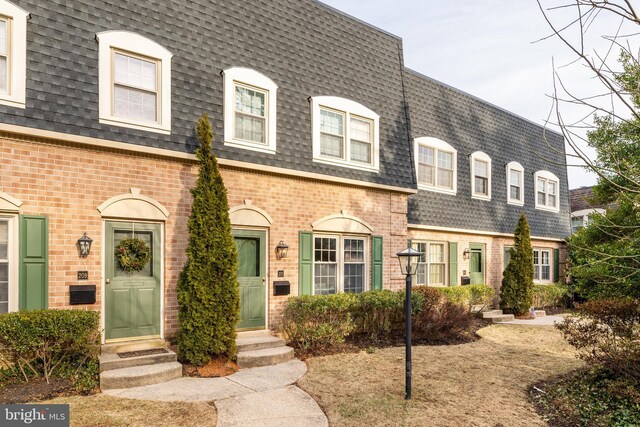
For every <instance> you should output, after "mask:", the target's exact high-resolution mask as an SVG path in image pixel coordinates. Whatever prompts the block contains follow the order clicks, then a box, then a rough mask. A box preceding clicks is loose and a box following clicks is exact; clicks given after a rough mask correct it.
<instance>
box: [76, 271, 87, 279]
mask: <svg viewBox="0 0 640 427" xmlns="http://www.w3.org/2000/svg"><path fill="white" fill-rule="evenodd" d="M78 280H89V272H88V271H78Z"/></svg>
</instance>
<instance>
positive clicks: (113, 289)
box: [105, 221, 162, 340]
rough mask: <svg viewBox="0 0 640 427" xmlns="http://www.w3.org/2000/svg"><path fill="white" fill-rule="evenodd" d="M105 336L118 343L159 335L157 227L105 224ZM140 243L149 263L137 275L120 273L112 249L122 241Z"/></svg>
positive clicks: (140, 224) (141, 224) (123, 223)
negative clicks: (144, 247)
mask: <svg viewBox="0 0 640 427" xmlns="http://www.w3.org/2000/svg"><path fill="white" fill-rule="evenodd" d="M105 231H106V233H105V279H106V280H105V336H106V339H108V340H110V339H122V338H135V337H147V336H159V335H160V286H161V283H160V273H161V271H160V269H161V267H160V258H161V256H162V255H161V254H162V252H161V242H160V224H148V223H131V222H115V221H114V222H111V221H109V222H107V223H106V226H105ZM134 236H135V237H136V238H139V239H141V240H143V241H144V242H145V243H146V244H147V246H149V248H150V249H151V259H150V260H149V262H148V263H147V264H146V265H145V266H144V268H143V269H142V270H141V271H136V272H132V273H128V272H126V271H123V270H122V269H121V268H120V267H119V266H118V265H117V261H116V259H115V256H114V255H115V252H114V251H115V248H116V246H117V245H118V244H119V243H120V242H121V241H122V240H123V239H126V238H130V237H134Z"/></svg>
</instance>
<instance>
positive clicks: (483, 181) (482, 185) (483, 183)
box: [474, 176, 489, 195]
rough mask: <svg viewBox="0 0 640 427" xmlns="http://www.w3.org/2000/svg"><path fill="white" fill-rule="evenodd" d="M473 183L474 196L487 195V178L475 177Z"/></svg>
mask: <svg viewBox="0 0 640 427" xmlns="http://www.w3.org/2000/svg"><path fill="white" fill-rule="evenodd" d="M474 182H475V186H474V188H475V190H474V192H475V193H476V194H484V195H488V194H489V180H488V179H487V178H482V177H479V176H476V177H475V180H474Z"/></svg>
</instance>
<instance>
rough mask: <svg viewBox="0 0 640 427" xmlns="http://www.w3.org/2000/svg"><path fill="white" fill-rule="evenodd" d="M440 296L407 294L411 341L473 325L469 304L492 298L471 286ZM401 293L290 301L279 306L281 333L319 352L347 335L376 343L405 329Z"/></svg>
mask: <svg viewBox="0 0 640 427" xmlns="http://www.w3.org/2000/svg"><path fill="white" fill-rule="evenodd" d="M458 288H466V289H464V290H463V291H456V292H452V293H450V294H449V295H447V296H445V292H443V291H442V289H445V288H429V287H426V286H417V287H415V288H414V289H413V292H412V309H413V310H412V311H413V319H414V322H413V324H414V327H415V334H414V336H415V338H416V339H418V340H422V341H434V342H443V341H446V340H447V338H448V337H450V336H453V335H456V334H459V333H460V332H461V331H462V330H464V329H466V328H467V327H468V326H469V325H470V324H471V322H472V319H473V316H472V315H471V312H470V307H471V305H476V302H479V301H487V300H488V299H490V298H491V296H492V295H493V289H492V288H490V287H488V286H483V285H476V286H475V287H458ZM404 300H405V292H404V290H402V291H397V292H394V291H390V290H378V291H368V292H363V293H359V294H346V293H342V294H333V295H315V296H310V295H303V296H298V297H291V298H289V300H288V303H287V305H286V306H285V308H284V312H283V317H282V322H281V324H280V330H281V331H282V332H283V333H284V334H285V335H286V336H287V338H288V340H289V342H290V344H291V345H292V346H294V347H296V348H299V349H302V350H305V351H318V350H322V349H325V348H329V347H333V346H336V345H338V344H342V343H344V341H345V339H346V338H347V337H348V336H350V335H356V334H364V335H367V336H368V337H369V339H372V340H374V341H375V340H377V339H379V338H382V337H384V336H389V335H390V334H391V333H392V332H394V331H398V332H401V331H403V329H404V311H405V309H404Z"/></svg>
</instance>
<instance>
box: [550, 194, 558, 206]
mask: <svg viewBox="0 0 640 427" xmlns="http://www.w3.org/2000/svg"><path fill="white" fill-rule="evenodd" d="M549 206H551V207H554V208H555V207H556V206H557V205H556V196H552V195H549Z"/></svg>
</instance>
